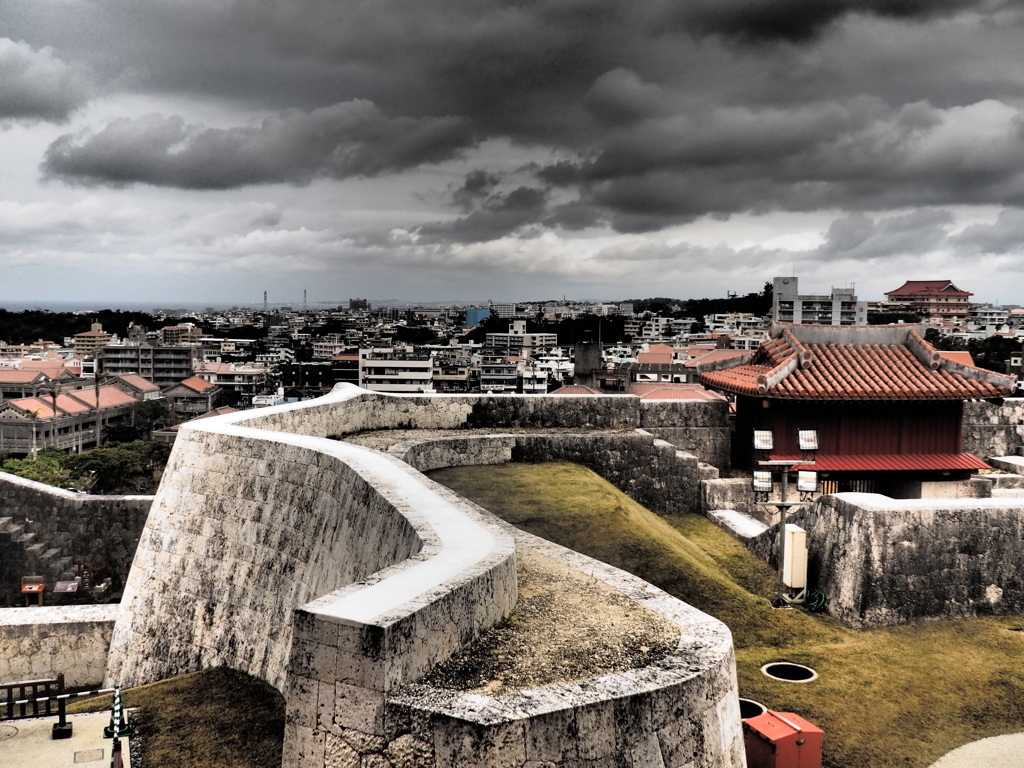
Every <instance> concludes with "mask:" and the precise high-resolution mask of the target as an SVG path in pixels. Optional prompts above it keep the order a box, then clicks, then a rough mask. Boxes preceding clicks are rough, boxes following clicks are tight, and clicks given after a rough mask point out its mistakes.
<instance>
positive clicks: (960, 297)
mask: <svg viewBox="0 0 1024 768" xmlns="http://www.w3.org/2000/svg"><path fill="white" fill-rule="evenodd" d="M972 295H973V294H971V293H968V292H967V291H962V290H960V289H959V288H957V287H956V286H955V285H953V281H952V280H907V282H905V283H904V284H903V285H901V286H900V287H899V288H897V289H896V290H895V291H888V292H887V293H886V294H885V297H886V301H888V302H889V303H890V304H897V305H899V308H900V309H907V310H910V311H912V312H917V313H918V314H920V315H923V316H924V317H928V318H931V319H937V320H955V319H959V318H966V317H967V315H968V314H969V313H970V310H971V296H972Z"/></svg>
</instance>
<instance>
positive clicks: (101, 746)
mask: <svg viewBox="0 0 1024 768" xmlns="http://www.w3.org/2000/svg"><path fill="white" fill-rule="evenodd" d="M68 721H69V722H71V723H73V724H74V728H73V731H72V736H71V738H70V739H57V740H54V739H52V738H50V734H51V733H52V731H53V724H54V723H55V722H57V718H56V717H46V718H38V719H31V720H4V721H3V722H0V766H3V768H108V766H109V765H110V748H111V744H112V743H113V741H112V739H105V738H103V729H104V728H105V727H106V726H107V725H109V724H110V712H109V711H108V712H94V713H91V714H88V715H71V716H69V717H68ZM121 748H122V756H123V762H124V765H125V766H129V765H130V762H129V760H128V740H127V739H121Z"/></svg>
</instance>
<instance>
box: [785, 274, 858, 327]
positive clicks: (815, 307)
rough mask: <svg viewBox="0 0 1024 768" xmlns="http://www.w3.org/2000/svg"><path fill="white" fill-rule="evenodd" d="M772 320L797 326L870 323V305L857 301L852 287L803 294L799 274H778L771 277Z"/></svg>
mask: <svg viewBox="0 0 1024 768" xmlns="http://www.w3.org/2000/svg"><path fill="white" fill-rule="evenodd" d="M772 319H773V320H778V321H779V322H783V323H796V324H798V325H867V322H868V304H867V302H866V301H857V296H856V294H855V293H854V289H853V288H833V289H832V292H831V293H829V294H820V295H812V294H801V293H800V291H799V290H798V289H797V278H796V277H776V278H775V279H774V280H772Z"/></svg>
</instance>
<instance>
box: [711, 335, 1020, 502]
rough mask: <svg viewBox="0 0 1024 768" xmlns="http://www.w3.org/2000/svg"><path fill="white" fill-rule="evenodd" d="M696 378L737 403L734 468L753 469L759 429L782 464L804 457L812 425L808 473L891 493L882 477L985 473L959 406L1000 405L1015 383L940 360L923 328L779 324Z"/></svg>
mask: <svg viewBox="0 0 1024 768" xmlns="http://www.w3.org/2000/svg"><path fill="white" fill-rule="evenodd" d="M700 380H701V383H702V384H704V385H705V386H706V387H709V388H711V389H717V390H719V391H722V392H727V393H729V394H731V395H734V396H735V397H736V438H735V440H734V451H733V452H734V455H733V462H734V465H735V466H738V467H744V468H751V467H752V466H753V464H754V455H753V448H752V435H753V431H754V430H755V429H756V430H770V431H771V432H772V434H773V436H774V445H775V448H774V453H773V458H777V459H780V458H800V455H799V451H798V448H797V430H798V429H813V430H816V431H817V434H818V440H819V444H820V449H819V451H818V452H817V458H816V464H817V466H816V467H811V468H812V469H813V468H817V469H818V470H819V471H820V472H822V473H826V472H827V473H830V474H831V475H832V479H833V480H837V479H838V480H844V481H845V480H850V479H857V480H861V481H863V480H869V481H871V482H872V483H874V486H873V487H872V486H871V485H870V484H865V483H863V482H862V483H860V484H858V485H856V486H854V487H856V488H857V489H859V490H878V491H881V492H889V493H893V489H892V488H891V487H889V486H887V485H886V479H885V478H881V479H880V477H879V473H884V472H886V471H889V472H892V471H897V470H898V471H900V472H904V473H905V472H913V473H915V476H916V477H918V478H919V479H925V478H927V479H939V478H940V477H941V478H951V479H963V478H964V477H966V476H967V475H969V474H970V472H972V471H974V470H977V469H984V468H986V465H985V464H984V463H983V462H981V461H980V460H979V459H977V458H976V457H974V456H971V455H970V454H964V453H962V451H961V425H962V416H963V401H964V400H999V399H1000V398H1003V397H1006V396H1008V395H1009V394H1010V393H1011V391H1012V389H1013V386H1014V380H1013V378H1012V377H1009V376H1004V375H1002V374H998V373H994V372H992V371H987V370H983V369H980V368H975V367H973V366H969V365H964V364H962V363H960V362H957V361H955V360H951V359H949V358H945V357H943V356H942V355H941V354H940V353H939V352H938V351H937V350H936V349H935V348H934V347H932V345H931V344H929V343H928V342H926V341H925V340H924V326H922V325H889V326H859V327H836V326H813V325H811V326H807V325H791V324H785V323H773V324H772V326H771V328H770V331H769V338H768V340H767V341H765V342H764V343H763V344H762V345H761V347H760V348H759V349H758V350H757V352H756V353H755V354H754V356H753V359H751V360H750V361H749V362H746V363H742V361H741V364H739V365H735V366H733V367H728V368H720V369H718V370H706V371H702V372H701V374H700ZM889 479H890V480H893V479H894V478H893V477H890V478H889ZM904 480H906V476H905V475H904V476H903V477H901V478H900V482H903V481H904ZM890 485H891V483H890ZM838 489H843V486H842V485H841V484H840V486H839V488H838Z"/></svg>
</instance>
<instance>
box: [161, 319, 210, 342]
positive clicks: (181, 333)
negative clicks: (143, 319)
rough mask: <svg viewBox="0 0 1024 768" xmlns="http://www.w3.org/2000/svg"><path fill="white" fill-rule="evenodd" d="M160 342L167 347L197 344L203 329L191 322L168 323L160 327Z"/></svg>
mask: <svg viewBox="0 0 1024 768" xmlns="http://www.w3.org/2000/svg"><path fill="white" fill-rule="evenodd" d="M159 333H160V343H161V344H163V345H164V346H167V347H183V346H191V345H193V344H199V343H200V341H201V339H202V337H203V331H202V329H200V328H197V327H196V326H195V325H194V324H192V323H185V324H183V325H168V326H166V327H164V328H161V329H160V332H159Z"/></svg>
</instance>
